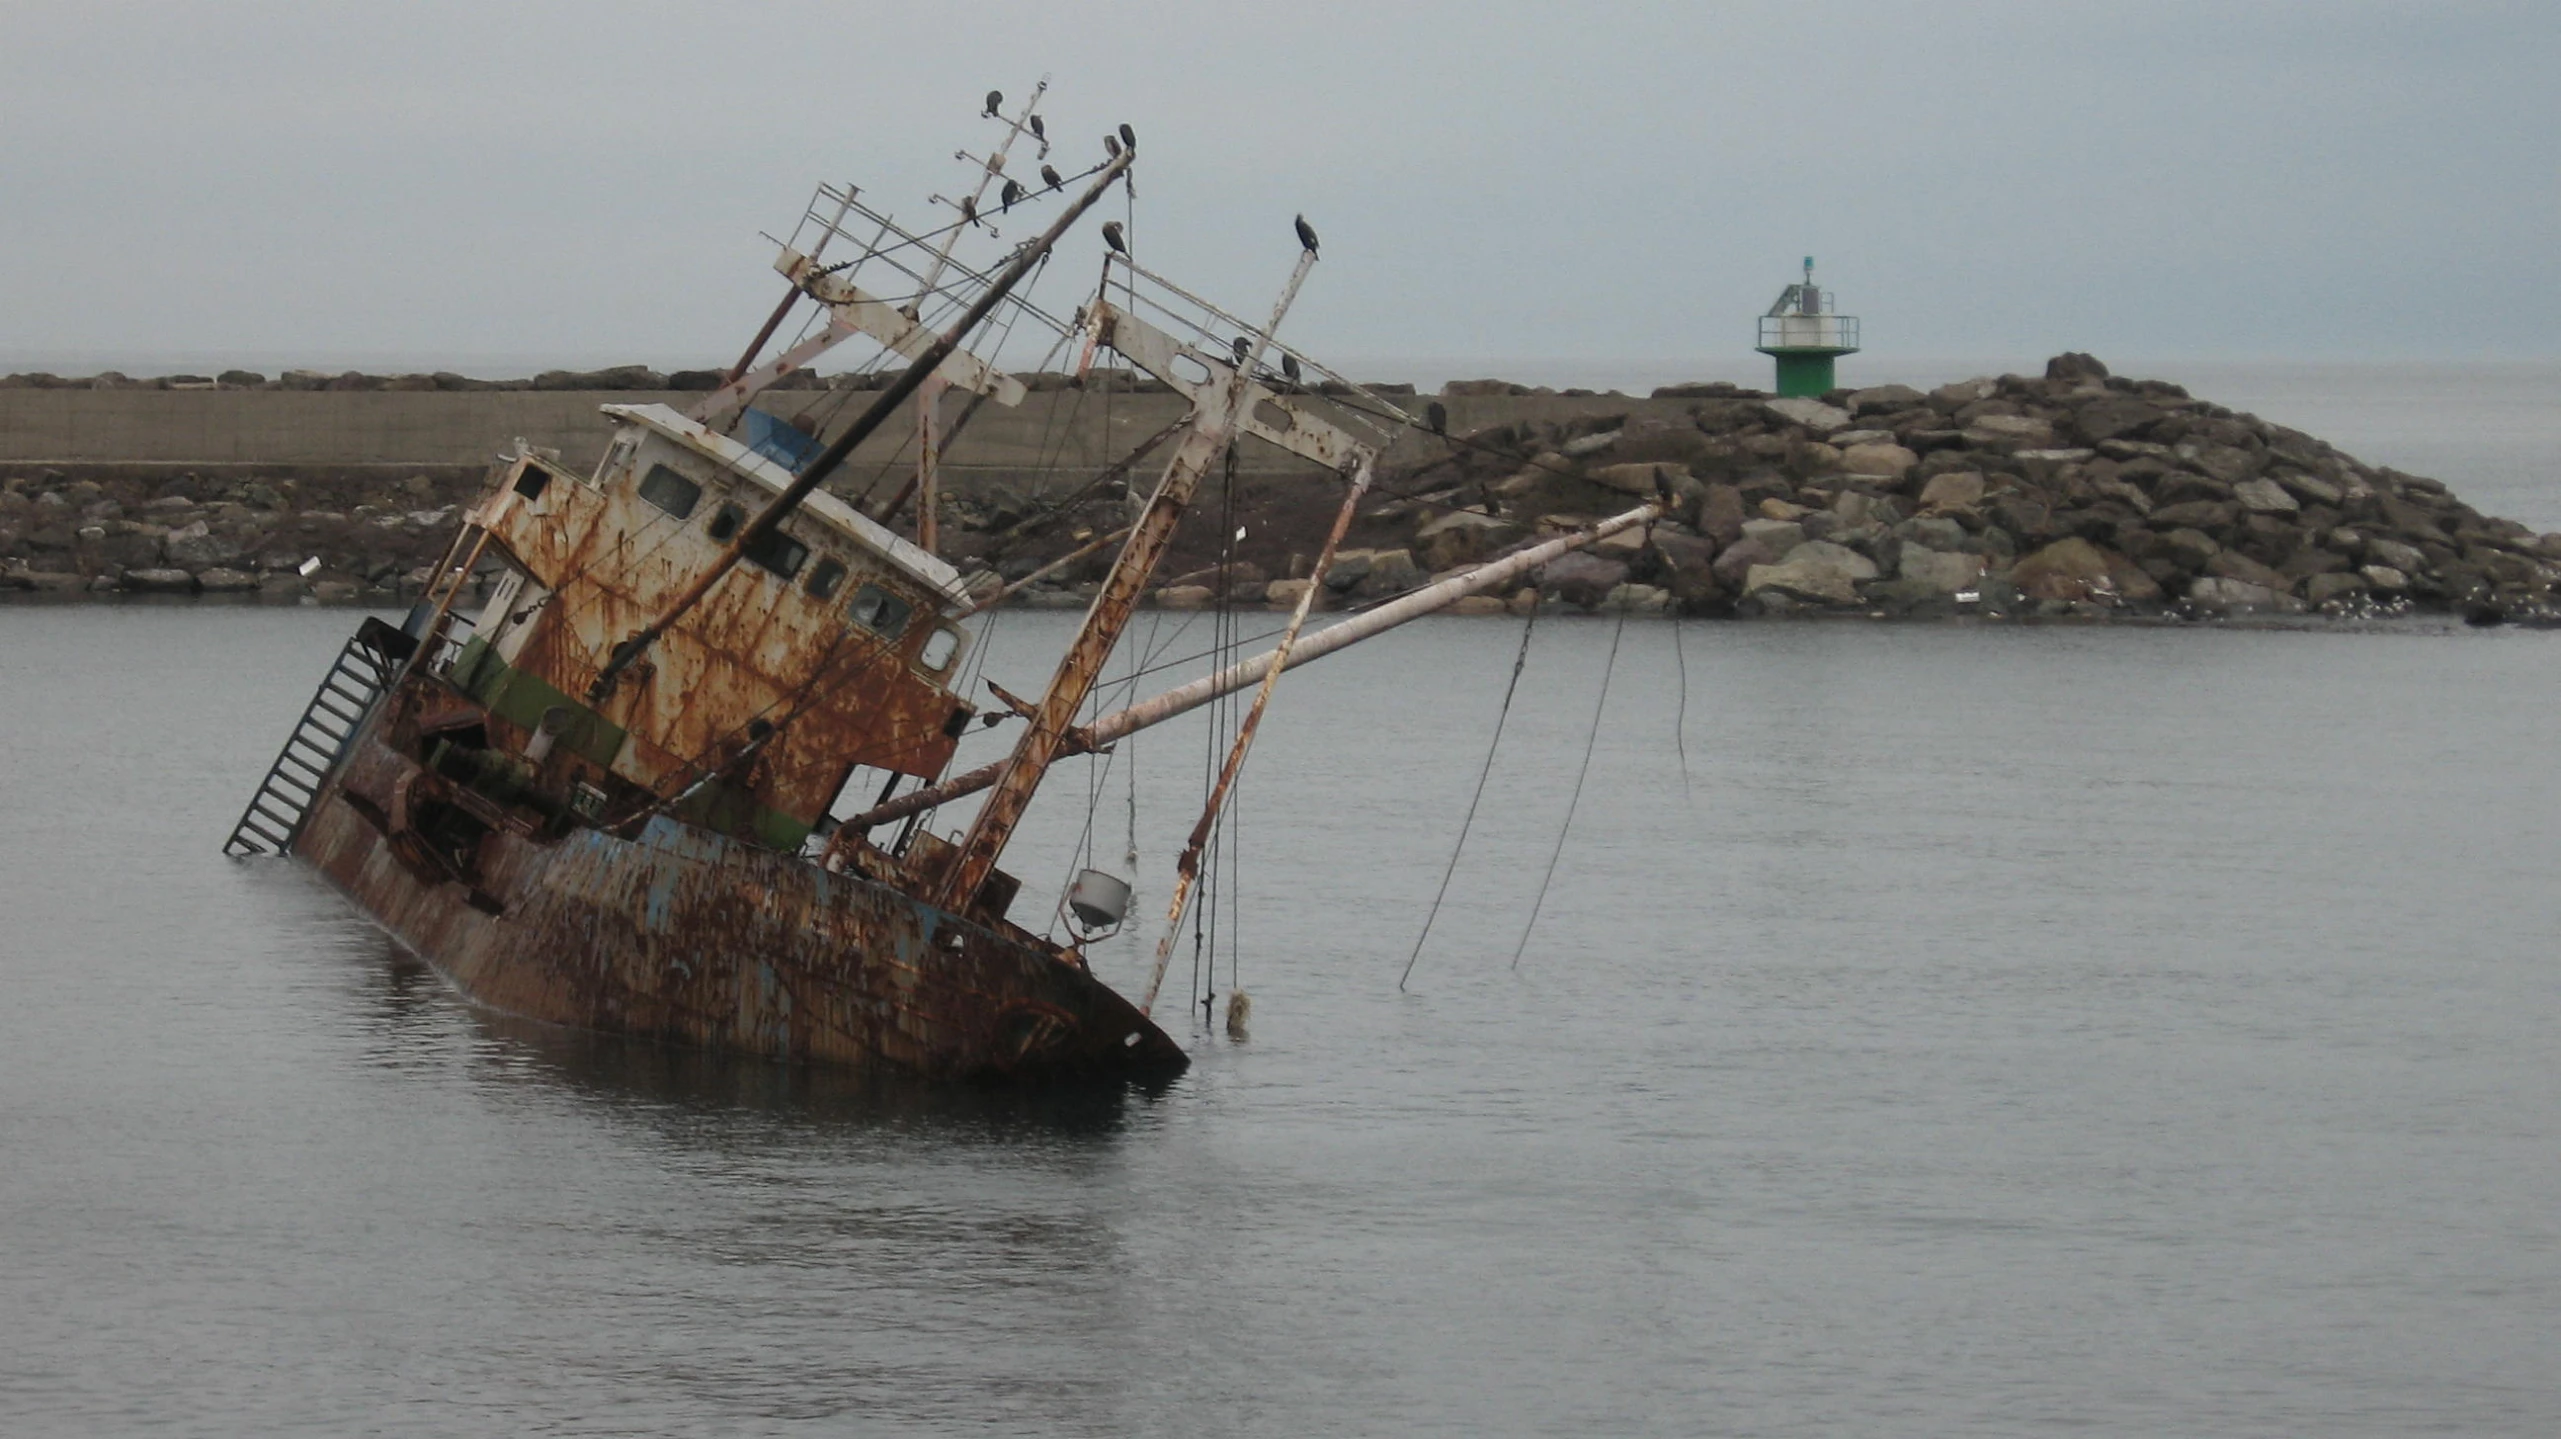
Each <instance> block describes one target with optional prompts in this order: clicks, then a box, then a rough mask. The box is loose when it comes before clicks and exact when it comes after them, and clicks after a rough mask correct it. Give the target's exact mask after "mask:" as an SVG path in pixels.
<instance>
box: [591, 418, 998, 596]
mask: <svg viewBox="0 0 2561 1439" xmlns="http://www.w3.org/2000/svg"><path fill="white" fill-rule="evenodd" d="M602 408H603V410H604V413H605V415H606V416H607V418H609V419H611V420H613V421H614V422H615V423H616V424H618V425H623V426H630V427H637V428H639V429H642V430H647V431H650V432H652V433H655V434H658V435H661V436H664V437H665V438H667V439H668V440H670V441H673V442H674V443H676V444H679V445H682V446H684V447H685V448H687V449H689V450H692V451H693V452H694V453H696V454H699V455H701V456H703V457H704V458H705V459H708V460H710V461H712V462H713V463H714V464H716V465H718V466H720V467H721V468H722V469H724V470H726V471H728V472H730V473H731V474H734V475H738V476H740V477H741V478H744V479H746V480H749V481H751V482H753V483H754V484H756V485H758V486H760V487H761V488H763V489H764V490H765V491H767V492H768V493H770V494H776V495H779V494H781V493H782V491H783V490H784V489H785V488H786V487H787V486H789V485H790V484H791V482H792V478H793V476H792V472H791V471H789V470H787V469H785V468H783V467H782V466H781V465H779V464H776V463H775V462H774V461H772V460H770V459H768V458H766V457H765V456H764V455H762V454H759V453H757V452H756V451H755V450H753V449H750V448H749V447H747V446H746V445H744V444H741V443H739V442H738V441H736V440H733V439H731V438H730V437H729V436H727V435H724V434H722V433H720V432H719V431H717V430H714V429H711V428H709V427H708V426H706V425H704V424H702V423H701V422H699V421H697V420H693V419H690V418H688V417H686V416H684V415H681V414H679V413H677V412H676V411H674V410H672V409H669V408H668V407H667V406H665V405H606V406H603V407H602ZM613 465H614V457H613V455H612V452H611V451H608V457H607V460H606V462H605V468H607V469H610V468H612V467H613ZM796 513H797V514H798V515H799V516H801V517H802V518H803V519H804V521H805V522H806V523H810V524H814V525H817V526H819V527H821V528H824V529H828V530H832V531H834V532H835V533H836V534H838V535H840V536H842V537H844V538H846V539H848V540H851V541H852V542H854V543H855V544H858V545H860V546H862V547H863V548H865V549H868V550H870V551H872V552H873V553H875V554H876V555H878V556H879V557H880V558H881V559H882V560H884V561H885V562H887V563H888V564H890V565H892V566H894V567H896V568H897V569H898V570H900V571H902V572H904V573H905V574H906V575H907V576H909V577H910V578H912V579H914V580H915V581H916V582H917V583H919V584H922V585H924V586H926V587H927V588H928V589H930V590H933V591H935V592H937V593H939V594H941V595H942V596H943V597H944V598H945V599H947V600H949V601H950V602H952V603H953V604H955V605H966V604H967V603H969V591H968V590H967V589H966V588H964V587H963V586H962V584H961V582H960V572H959V571H958V570H955V569H953V568H952V567H951V566H950V565H948V564H945V563H944V562H943V561H941V560H939V559H936V558H935V557H934V556H933V555H931V554H929V553H927V552H926V551H925V550H923V549H920V548H918V547H917V546H915V545H913V544H910V543H908V542H907V541H905V540H902V539H900V538H899V537H898V536H896V535H894V534H891V533H890V532H889V531H888V530H887V529H886V528H884V527H883V526H881V525H880V524H879V523H878V522H876V521H874V520H872V519H871V518H870V517H868V516H866V515H864V514H862V513H860V512H858V511H857V510H855V509H854V507H853V506H851V505H849V504H846V503H845V502H844V501H843V500H840V499H838V498H836V497H835V496H834V495H831V494H829V493H827V492H826V491H825V490H815V491H812V492H811V493H810V495H809V497H808V498H807V499H805V500H803V501H801V503H800V507H799V509H798V510H797V511H796Z"/></svg>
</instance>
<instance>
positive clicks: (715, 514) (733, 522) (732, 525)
mask: <svg viewBox="0 0 2561 1439" xmlns="http://www.w3.org/2000/svg"><path fill="white" fill-rule="evenodd" d="M745 523H747V512H746V511H745V510H742V509H740V508H738V507H737V506H736V505H722V506H721V507H720V508H719V509H717V510H714V511H712V515H711V537H712V538H713V539H715V540H718V541H720V542H721V543H722V544H727V543H729V538H730V536H732V535H735V534H737V533H738V527H739V526H740V525H743V524H745Z"/></svg>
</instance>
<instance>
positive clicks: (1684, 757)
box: [1672, 615, 1691, 805]
mask: <svg viewBox="0 0 2561 1439" xmlns="http://www.w3.org/2000/svg"><path fill="white" fill-rule="evenodd" d="M1672 669H1673V672H1674V673H1675V674H1677V675H1678V676H1679V678H1680V682H1681V694H1680V698H1679V699H1677V700H1675V701H1673V704H1672V749H1673V751H1674V752H1675V753H1677V754H1678V755H1679V756H1680V757H1681V803H1683V804H1685V805H1686V804H1689V803H1691V800H1690V662H1689V657H1688V656H1687V655H1685V654H1683V653H1682V652H1681V621H1680V617H1679V616H1678V615H1675V616H1673V617H1672Z"/></svg>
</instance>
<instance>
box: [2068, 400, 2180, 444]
mask: <svg viewBox="0 0 2561 1439" xmlns="http://www.w3.org/2000/svg"><path fill="white" fill-rule="evenodd" d="M2160 418H2161V411H2160V410H2159V408H2157V407H2156V406H2154V405H2152V404H2150V403H2149V402H2147V401H2144V400H2138V399H2135V398H2134V397H2132V396H2130V395H2110V396H2107V397H2106V398H2104V399H2097V400H2092V401H2090V402H2089V403H2088V404H2086V405H2083V406H2081V407H2080V408H2079V409H2077V410H2074V411H2073V412H2072V429H2073V432H2074V433H2075V434H2077V435H2079V436H2080V439H2081V443H2082V444H2085V445H2097V444H2104V443H2105V442H2107V441H2109V440H2118V439H2136V438H2140V437H2141V435H2142V434H2143V432H2144V431H2145V430H2148V429H2150V428H2151V427H2152V424H2153V422H2154V421H2156V420H2158V419H2160Z"/></svg>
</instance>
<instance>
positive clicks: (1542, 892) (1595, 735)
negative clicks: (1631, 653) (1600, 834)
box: [1512, 608, 1627, 970]
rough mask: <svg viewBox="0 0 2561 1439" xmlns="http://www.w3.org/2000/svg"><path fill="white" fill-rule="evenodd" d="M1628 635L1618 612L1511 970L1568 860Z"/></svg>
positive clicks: (1624, 615)
mask: <svg viewBox="0 0 2561 1439" xmlns="http://www.w3.org/2000/svg"><path fill="white" fill-rule="evenodd" d="M1626 633H1627V611H1626V610H1625V609H1624V608H1621V609H1620V610H1619V612H1618V626H1617V628H1615V629H1612V630H1611V631H1610V654H1609V658H1608V660H1606V661H1604V662H1603V663H1602V665H1601V697H1600V701H1599V702H1598V703H1596V704H1594V705H1593V706H1592V732H1591V733H1590V734H1589V735H1587V736H1585V737H1584V740H1583V767H1582V768H1580V769H1578V770H1576V771H1574V797H1573V798H1572V799H1569V800H1567V801H1566V802H1565V823H1564V824H1562V825H1560V826H1558V828H1557V831H1556V849H1555V852H1553V853H1551V854H1550V855H1548V857H1547V873H1546V875H1545V876H1543V877H1542V878H1541V879H1540V880H1539V882H1538V898H1537V899H1535V900H1532V901H1531V902H1530V907H1529V923H1527V924H1525V925H1522V926H1521V942H1520V945H1519V946H1518V947H1517V948H1515V949H1514V950H1513V951H1512V968H1513V969H1514V970H1518V969H1519V968H1520V967H1521V956H1522V955H1524V954H1527V953H1528V952H1529V937H1530V931H1532V930H1534V929H1536V928H1538V912H1539V911H1540V910H1541V909H1544V908H1546V906H1547V887H1548V886H1549V885H1550V884H1552V883H1554V882H1555V880H1556V862H1557V861H1558V860H1560V859H1563V858H1564V857H1565V837H1566V836H1567V835H1569V834H1572V833H1573V832H1574V811H1575V810H1576V809H1579V808H1580V807H1581V806H1582V803H1583V780H1584V777H1585V776H1587V775H1589V774H1590V773H1591V772H1592V751H1593V750H1594V749H1597V748H1599V746H1600V742H1601V716H1602V715H1603V714H1604V713H1606V712H1607V711H1608V709H1609V707H1610V676H1611V675H1613V674H1616V673H1617V672H1618V641H1619V637H1620V636H1622V635H1624V634H1626Z"/></svg>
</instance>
